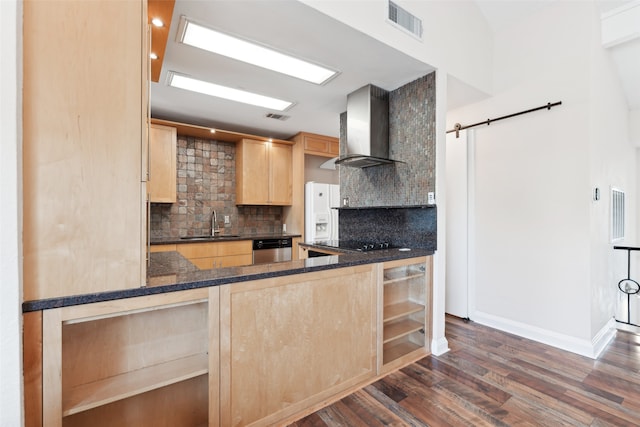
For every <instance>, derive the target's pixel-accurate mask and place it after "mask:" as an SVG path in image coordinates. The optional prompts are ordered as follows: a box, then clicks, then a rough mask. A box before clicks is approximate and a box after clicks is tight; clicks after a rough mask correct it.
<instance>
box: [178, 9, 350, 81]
mask: <svg viewBox="0 0 640 427" xmlns="http://www.w3.org/2000/svg"><path fill="white" fill-rule="evenodd" d="M181 24H182V27H183V28H184V30H183V32H182V37H181V38H180V41H181V42H182V43H184V44H188V45H190V46H194V47H197V48H200V49H204V50H207V51H209V52H213V53H216V54H218V55H223V56H226V57H228V58H233V59H236V60H238V61H242V62H246V63H249V64H253V65H256V66H258V67H262V68H267V69H269V70H272V71H276V72H278V73H283V74H286V75H289V76H292V77H296V78H299V79H302V80H306V81H308V82H311V83H315V84H318V85H321V84H324V83H325V82H327V81H328V80H330V79H331V78H333V77H334V76H335V75H337V74H338V72H336V71H334V70H330V69H327V68H324V67H321V66H319V65H316V64H312V63H310V62H307V61H303V60H302V59H299V58H295V57H293V56H290V55H285V54H284V53H280V52H277V51H275V50H273V49H269V48H267V47H264V46H260V45H258V44H255V43H251V42H249V41H246V40H241V39H238V38H236V37H233V36H230V35H228V34H224V33H221V32H219V31H215V30H212V29H210V28H206V27H203V26H201V25H198V24H194V23H193V22H191V21H189V20H187V19H186V18H184V17H183V18H182V22H181Z"/></svg>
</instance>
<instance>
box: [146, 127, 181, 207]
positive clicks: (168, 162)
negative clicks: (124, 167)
mask: <svg viewBox="0 0 640 427" xmlns="http://www.w3.org/2000/svg"><path fill="white" fill-rule="evenodd" d="M176 142H177V131H176V128H174V127H169V126H162V125H157V124H151V126H150V127H149V180H148V181H147V190H148V191H149V200H150V201H151V202H157V203H175V202H176Z"/></svg>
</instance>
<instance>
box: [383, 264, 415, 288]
mask: <svg viewBox="0 0 640 427" xmlns="http://www.w3.org/2000/svg"><path fill="white" fill-rule="evenodd" d="M424 274H425V272H424V270H422V269H420V268H419V267H415V266H411V267H409V268H407V269H404V268H390V269H388V270H385V271H384V277H383V283H384V284H385V285H388V284H391V283H395V282H401V281H404V280H409V279H414V278H417V277H424Z"/></svg>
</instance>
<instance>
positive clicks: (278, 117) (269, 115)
mask: <svg viewBox="0 0 640 427" xmlns="http://www.w3.org/2000/svg"><path fill="white" fill-rule="evenodd" d="M265 117H266V118H268V119H274V120H281V121H283V122H284V121H285V120H287V119H288V118H289V117H291V116H286V115H284V114H275V113H267V115H266V116H265Z"/></svg>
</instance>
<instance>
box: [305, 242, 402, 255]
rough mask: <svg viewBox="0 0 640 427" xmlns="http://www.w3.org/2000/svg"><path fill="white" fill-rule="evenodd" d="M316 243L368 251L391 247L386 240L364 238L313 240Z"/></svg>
mask: <svg viewBox="0 0 640 427" xmlns="http://www.w3.org/2000/svg"><path fill="white" fill-rule="evenodd" d="M314 243H315V244H316V245H321V246H327V247H330V248H337V249H343V250H349V251H358V252H369V251H376V250H381V249H393V248H395V246H393V245H392V244H391V243H389V242H386V241H365V240H322V241H316V242H314Z"/></svg>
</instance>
